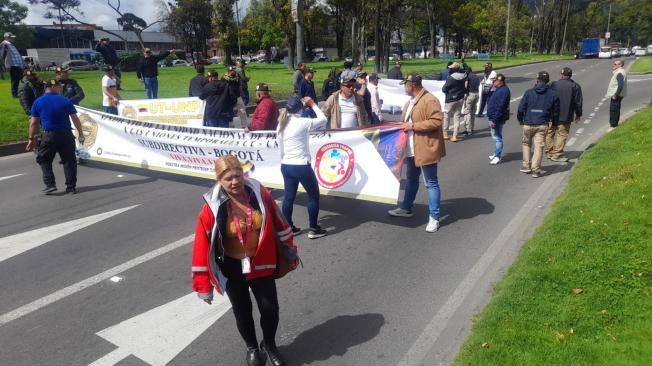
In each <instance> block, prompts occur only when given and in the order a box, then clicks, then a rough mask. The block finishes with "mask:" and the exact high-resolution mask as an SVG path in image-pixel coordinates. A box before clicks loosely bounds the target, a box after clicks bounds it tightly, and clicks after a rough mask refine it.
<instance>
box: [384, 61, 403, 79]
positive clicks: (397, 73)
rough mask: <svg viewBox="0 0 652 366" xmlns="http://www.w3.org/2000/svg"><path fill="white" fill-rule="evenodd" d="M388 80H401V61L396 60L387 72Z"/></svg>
mask: <svg viewBox="0 0 652 366" xmlns="http://www.w3.org/2000/svg"><path fill="white" fill-rule="evenodd" d="M387 79H388V80H403V73H402V72H401V62H400V61H396V63H395V64H394V67H392V69H391V70H389V71H388V72H387Z"/></svg>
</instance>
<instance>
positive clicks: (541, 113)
mask: <svg viewBox="0 0 652 366" xmlns="http://www.w3.org/2000/svg"><path fill="white" fill-rule="evenodd" d="M549 81H550V75H549V74H548V72H547V71H539V73H538V75H537V83H536V85H535V86H534V88H532V89H529V90H528V91H526V92H525V94H524V95H523V99H521V103H520V104H519V106H518V113H517V119H518V122H519V123H520V124H521V125H522V126H523V137H522V141H521V145H522V147H523V166H522V167H521V172H523V173H526V174H530V173H532V178H539V177H540V176H541V157H542V155H543V148H544V140H545V137H546V131H547V130H548V122H552V123H553V124H557V123H559V97H558V96H557V92H556V91H554V90H552V89H550V87H549V86H548V82H549ZM533 147H534V152H532V148H533ZM531 155H532V156H531Z"/></svg>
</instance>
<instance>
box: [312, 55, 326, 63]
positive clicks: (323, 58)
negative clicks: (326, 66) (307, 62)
mask: <svg viewBox="0 0 652 366" xmlns="http://www.w3.org/2000/svg"><path fill="white" fill-rule="evenodd" d="M327 61H328V57H326V56H315V58H313V59H312V62H327Z"/></svg>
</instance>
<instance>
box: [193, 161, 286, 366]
mask: <svg viewBox="0 0 652 366" xmlns="http://www.w3.org/2000/svg"><path fill="white" fill-rule="evenodd" d="M215 175H216V177H217V184H215V186H213V188H212V189H211V190H210V191H208V192H207V193H206V194H204V200H205V201H206V202H205V203H204V205H203V207H202V209H201V211H200V213H199V219H198V222H197V228H196V231H195V244H194V248H193V254H192V274H193V285H192V287H193V290H194V291H196V292H197V293H198V296H199V298H201V299H202V300H204V301H205V302H206V303H208V304H210V303H211V302H212V300H213V287H215V288H216V289H217V291H218V292H219V293H220V294H223V293H224V292H226V294H227V296H228V297H229V300H230V301H231V305H232V306H233V314H234V315H235V320H236V325H237V327H238V331H239V332H240V335H241V336H242V338H243V340H244V341H245V344H246V346H247V352H246V358H247V365H249V366H262V365H265V361H266V358H269V360H270V361H271V364H272V365H274V366H281V365H285V363H284V361H283V359H282V358H281V355H280V353H279V351H278V349H277V348H276V341H275V337H276V329H277V327H278V322H279V306H278V297H277V293H276V282H275V279H276V278H278V277H280V276H282V275H283V274H284V273H283V270H285V271H286V272H285V273H287V271H288V270H292V269H294V268H296V266H297V264H298V257H297V249H296V247H295V246H294V244H293V235H292V228H291V226H290V225H289V224H288V223H287V222H286V221H285V218H284V217H283V215H282V214H281V213H280V212H279V209H278V207H277V206H276V202H275V201H274V199H273V198H272V195H271V194H270V193H269V191H268V190H267V189H266V188H265V187H263V186H262V185H261V184H260V183H259V182H258V181H256V180H254V179H249V178H245V177H244V172H243V170H242V166H241V165H240V161H238V159H237V158H236V157H235V156H233V155H225V156H222V157H220V158H219V159H218V160H217V161H216V162H215ZM283 264H285V265H286V266H287V265H288V264H289V268H287V267H285V268H284V266H283ZM249 289H251V292H253V294H254V297H255V298H256V303H257V304H258V310H259V311H260V315H261V316H260V325H261V328H262V331H263V340H262V341H261V343H260V348H259V347H258V340H257V338H256V329H255V326H254V319H253V315H252V304H251V297H250V296H249Z"/></svg>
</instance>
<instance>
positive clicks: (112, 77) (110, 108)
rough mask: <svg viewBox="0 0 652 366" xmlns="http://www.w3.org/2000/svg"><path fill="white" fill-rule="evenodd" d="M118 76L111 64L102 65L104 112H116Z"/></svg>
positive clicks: (118, 98) (118, 97)
mask: <svg viewBox="0 0 652 366" xmlns="http://www.w3.org/2000/svg"><path fill="white" fill-rule="evenodd" d="M118 80H119V79H118V76H116V74H115V70H114V69H113V66H111V65H106V66H104V76H102V108H103V109H104V113H108V114H115V115H117V114H118V101H119V100H120V95H118Z"/></svg>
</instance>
